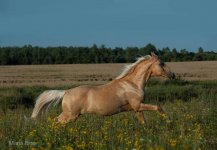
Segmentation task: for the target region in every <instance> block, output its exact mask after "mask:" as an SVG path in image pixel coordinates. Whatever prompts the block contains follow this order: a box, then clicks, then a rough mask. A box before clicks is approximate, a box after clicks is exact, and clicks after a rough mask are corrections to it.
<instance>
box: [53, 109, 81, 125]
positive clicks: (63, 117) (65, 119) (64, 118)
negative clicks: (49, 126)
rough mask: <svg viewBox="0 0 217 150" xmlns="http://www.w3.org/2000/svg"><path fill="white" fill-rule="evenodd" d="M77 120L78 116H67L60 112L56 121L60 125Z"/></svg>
mask: <svg viewBox="0 0 217 150" xmlns="http://www.w3.org/2000/svg"><path fill="white" fill-rule="evenodd" d="M77 118H78V115H72V114H70V113H69V114H67V113H65V112H62V113H61V114H60V115H59V116H58V117H57V120H58V122H60V123H67V122H69V121H70V120H76V119H77Z"/></svg>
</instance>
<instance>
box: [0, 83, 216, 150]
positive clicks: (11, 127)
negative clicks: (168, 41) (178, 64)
mask: <svg viewBox="0 0 217 150" xmlns="http://www.w3.org/2000/svg"><path fill="white" fill-rule="evenodd" d="M216 87H217V81H203V82H187V81H181V80H178V81H172V82H168V81H166V82H158V81H151V82H150V83H149V84H148V86H147V89H146V90H145V93H146V94H145V100H144V102H145V103H151V104H159V105H161V106H162V107H163V109H164V110H165V111H166V112H167V114H168V115H167V116H165V115H159V114H158V113H157V112H144V115H145V119H146V122H145V124H144V125H141V124H139V123H138V122H137V120H136V118H135V117H134V114H133V112H125V113H120V114H117V115H114V116H110V117H102V116H99V115H94V114H85V115H83V116H81V117H79V118H78V119H77V120H76V121H75V122H70V123H68V124H60V123H57V122H56V120H55V117H56V116H57V115H58V114H59V112H60V111H61V108H60V107H58V108H56V109H52V110H51V112H50V113H49V114H44V115H42V116H40V117H39V118H38V119H37V120H31V119H30V118H29V117H30V114H31V111H32V106H33V103H34V101H33V99H34V98H36V97H37V95H38V94H39V93H40V92H42V91H44V90H46V89H48V88H47V87H31V88H29V87H28V88H11V89H9V88H7V89H0V95H1V99H0V106H1V108H3V109H1V112H0V147H1V148H2V149H8V148H11V149H34V148H35V149H54V148H58V149H216V148H217V130H216V126H217V109H216V106H217V101H216V100H217V99H216V98H217V88H216ZM59 88H60V89H67V88H68V87H59Z"/></svg>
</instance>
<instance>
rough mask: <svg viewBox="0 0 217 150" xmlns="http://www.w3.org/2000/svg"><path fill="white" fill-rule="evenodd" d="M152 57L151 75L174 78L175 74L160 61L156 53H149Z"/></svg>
mask: <svg viewBox="0 0 217 150" xmlns="http://www.w3.org/2000/svg"><path fill="white" fill-rule="evenodd" d="M151 56H152V59H153V61H154V63H153V64H152V65H151V76H152V77H156V76H163V77H167V78H170V79H174V78H175V74H174V73H173V72H172V71H171V70H170V68H169V67H168V66H167V65H166V64H165V63H164V62H163V61H161V60H160V59H159V58H158V56H157V55H155V54H154V53H151Z"/></svg>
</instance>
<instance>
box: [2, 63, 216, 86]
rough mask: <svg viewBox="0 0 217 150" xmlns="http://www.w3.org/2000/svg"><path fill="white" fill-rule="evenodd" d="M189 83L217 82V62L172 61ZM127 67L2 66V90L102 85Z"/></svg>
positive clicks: (177, 70) (113, 65)
mask: <svg viewBox="0 0 217 150" xmlns="http://www.w3.org/2000/svg"><path fill="white" fill-rule="evenodd" d="M167 64H168V65H169V66H170V68H171V70H173V71H174V72H175V73H176V75H177V76H180V77H181V78H183V79H186V80H217V61H202V62H169V63H167ZM125 65H126V64H72V65H24V66H0V87H24V86H37V85H39V86H42V85H43V86H49V87H59V86H70V85H81V84H94V85H96V84H103V83H106V82H108V81H110V80H112V79H114V78H115V77H116V76H117V75H118V74H119V73H120V72H121V70H122V68H123V67H124V66H125Z"/></svg>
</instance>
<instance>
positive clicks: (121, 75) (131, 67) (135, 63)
mask: <svg viewBox="0 0 217 150" xmlns="http://www.w3.org/2000/svg"><path fill="white" fill-rule="evenodd" d="M150 58H151V56H150V55H146V56H142V57H139V58H137V61H136V62H134V63H133V64H130V65H127V66H125V67H124V69H123V71H122V73H121V74H120V75H119V76H117V77H116V78H115V79H121V78H123V77H125V76H126V75H127V74H129V73H130V72H131V70H132V69H133V68H134V67H135V66H136V65H138V64H139V63H140V62H141V61H143V60H147V59H150Z"/></svg>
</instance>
